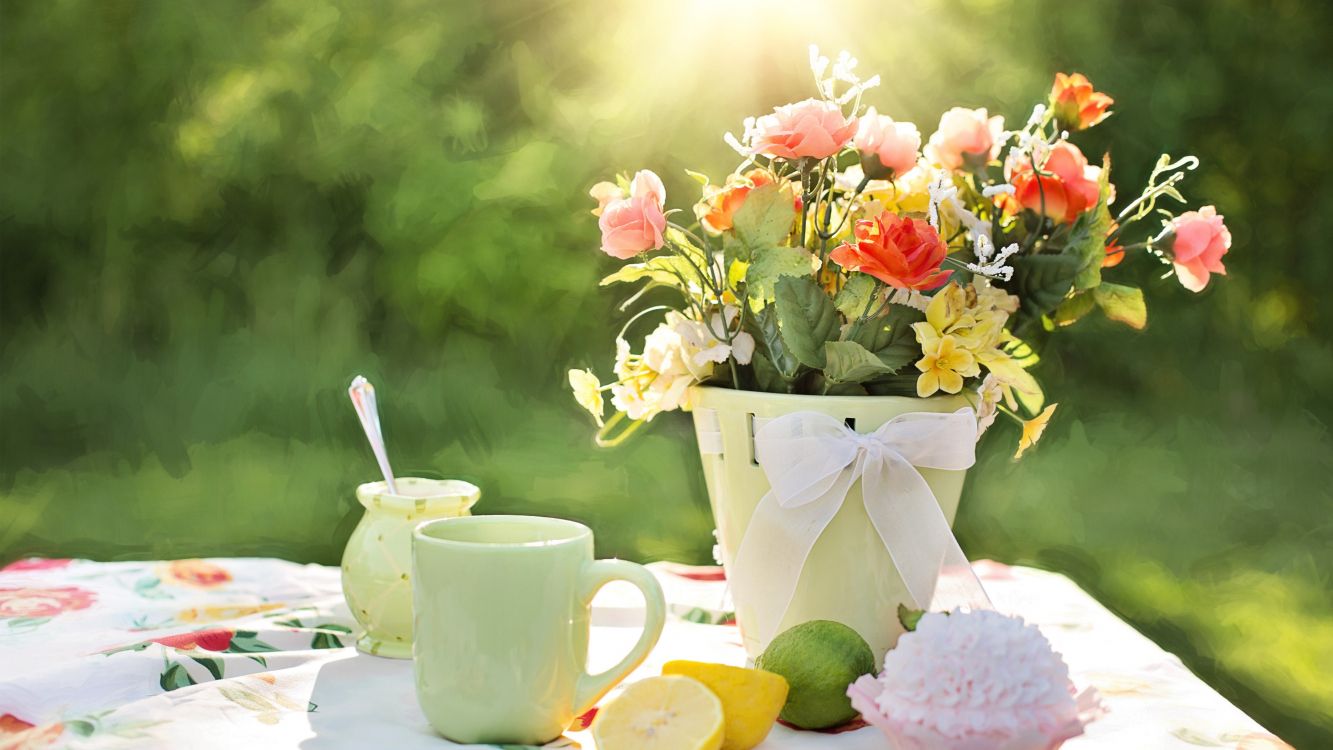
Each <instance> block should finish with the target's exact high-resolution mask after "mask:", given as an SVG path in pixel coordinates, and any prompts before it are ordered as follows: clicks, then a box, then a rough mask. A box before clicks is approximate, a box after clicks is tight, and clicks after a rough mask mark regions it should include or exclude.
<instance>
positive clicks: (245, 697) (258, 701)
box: [218, 687, 278, 711]
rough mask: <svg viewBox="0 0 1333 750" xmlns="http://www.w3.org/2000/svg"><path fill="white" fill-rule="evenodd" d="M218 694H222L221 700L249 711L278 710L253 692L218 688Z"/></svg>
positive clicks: (242, 689)
mask: <svg viewBox="0 0 1333 750" xmlns="http://www.w3.org/2000/svg"><path fill="white" fill-rule="evenodd" d="M218 692H220V693H222V697H223V698H226V699H227V700H229V701H231V702H232V703H235V704H236V705H238V706H240V707H241V708H246V709H249V710H251V711H276V710H278V707H277V706H275V705H273V703H272V702H270V701H269V700H268V699H267V698H265V697H264V696H262V695H260V694H259V693H256V692H254V691H253V690H247V689H245V688H235V687H220V688H218Z"/></svg>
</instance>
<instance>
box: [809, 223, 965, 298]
mask: <svg viewBox="0 0 1333 750" xmlns="http://www.w3.org/2000/svg"><path fill="white" fill-rule="evenodd" d="M852 234H853V235H854V236H855V238H856V242H855V243H851V242H847V243H843V244H842V245H839V246H838V247H837V248H836V249H835V250H834V251H833V252H832V253H831V254H830V255H829V257H830V258H832V259H833V262H834V263H837V264H838V265H840V266H842V267H843V268H846V269H847V270H848V271H861V272H862V273H867V274H870V275H871V276H874V277H875V278H877V279H879V280H880V281H883V282H884V283H885V284H888V285H889V286H892V287H897V288H898V289H917V290H925V289H935V288H936V287H939V286H941V285H943V284H944V282H946V281H948V280H949V274H950V273H951V272H950V271H942V270H940V264H941V263H943V262H944V256H945V255H946V254H947V253H948V248H947V247H945V245H944V241H943V240H941V239H940V236H939V234H937V233H936V232H935V229H934V228H933V227H931V226H930V224H928V223H926V222H924V221H920V220H917V219H912V218H908V217H906V216H899V215H898V214H895V213H892V212H889V211H885V212H884V213H882V214H880V215H879V216H878V217H877V218H875V219H862V220H860V221H858V222H856V226H855V227H853V229H852Z"/></svg>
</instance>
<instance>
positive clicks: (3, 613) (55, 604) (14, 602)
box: [0, 586, 97, 619]
mask: <svg viewBox="0 0 1333 750" xmlns="http://www.w3.org/2000/svg"><path fill="white" fill-rule="evenodd" d="M96 600H97V596H96V595H95V594H93V592H91V591H86V590H84V589H81V588H78V587H77V586H58V587H56V588H49V589H28V588H23V589H0V619H5V618H10V617H54V616H56V615H58V614H60V613H61V612H71V611H73V610H76V609H87V608H88V607H91V606H92V604H93V602H94V601H96Z"/></svg>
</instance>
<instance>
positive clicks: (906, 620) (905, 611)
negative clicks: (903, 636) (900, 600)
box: [898, 604, 926, 632]
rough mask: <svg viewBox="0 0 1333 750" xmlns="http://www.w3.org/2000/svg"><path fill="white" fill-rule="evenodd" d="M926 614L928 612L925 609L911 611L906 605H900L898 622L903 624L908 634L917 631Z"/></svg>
mask: <svg viewBox="0 0 1333 750" xmlns="http://www.w3.org/2000/svg"><path fill="white" fill-rule="evenodd" d="M925 614H926V611H925V610H923V609H911V608H910V607H908V606H907V605H906V604H899V605H898V622H900V623H902V626H903V630H906V631H908V632H911V631H913V630H916V625H917V623H919V622H921V618H922V616H924V615H925Z"/></svg>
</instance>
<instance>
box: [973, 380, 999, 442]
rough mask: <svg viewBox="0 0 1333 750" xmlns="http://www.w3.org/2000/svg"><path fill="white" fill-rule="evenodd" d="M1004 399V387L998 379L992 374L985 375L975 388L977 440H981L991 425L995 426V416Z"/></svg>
mask: <svg viewBox="0 0 1333 750" xmlns="http://www.w3.org/2000/svg"><path fill="white" fill-rule="evenodd" d="M1003 398H1004V387H1003V386H1002V385H1001V383H1000V379H999V378H997V377H995V374H994V373H986V377H985V379H984V380H982V381H981V385H980V386H977V439H978V440H979V439H981V436H982V434H983V433H985V432H986V429H987V428H989V427H990V426H991V425H993V424H995V416H996V415H997V414H999V411H1000V400H1001V399H1003Z"/></svg>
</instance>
